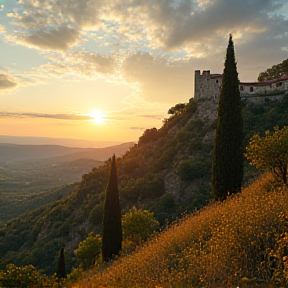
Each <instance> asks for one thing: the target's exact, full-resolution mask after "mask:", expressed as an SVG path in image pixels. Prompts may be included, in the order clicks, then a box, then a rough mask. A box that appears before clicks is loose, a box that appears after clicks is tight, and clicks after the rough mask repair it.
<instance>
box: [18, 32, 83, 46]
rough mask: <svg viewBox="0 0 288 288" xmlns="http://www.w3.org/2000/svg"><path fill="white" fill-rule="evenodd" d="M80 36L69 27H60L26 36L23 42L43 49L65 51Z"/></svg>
mask: <svg viewBox="0 0 288 288" xmlns="http://www.w3.org/2000/svg"><path fill="white" fill-rule="evenodd" d="M78 36H79V31H76V30H74V29H73V28H69V27H60V28H58V29H52V30H39V31H37V32H35V33H34V34H31V35H27V36H25V37H24V39H23V41H24V42H26V43H28V44H31V45H32V46H35V47H38V48H41V49H47V50H55V51H65V50H67V49H68V48H69V47H71V46H73V45H74V44H75V43H76V42H77V39H78Z"/></svg>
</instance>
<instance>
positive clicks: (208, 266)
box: [67, 175, 288, 288]
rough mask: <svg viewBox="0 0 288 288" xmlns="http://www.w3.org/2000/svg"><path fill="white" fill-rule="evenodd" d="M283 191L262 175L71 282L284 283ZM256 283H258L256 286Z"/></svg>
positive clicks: (287, 220) (287, 245) (286, 219)
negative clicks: (134, 250)
mask: <svg viewBox="0 0 288 288" xmlns="http://www.w3.org/2000/svg"><path fill="white" fill-rule="evenodd" d="M287 211H288V191H287V188H285V187H284V188H282V189H280V188H279V187H274V186H273V181H272V177H271V175H264V176H263V177H262V179H260V180H258V181H256V182H254V183H253V184H251V185H250V186H249V187H248V188H246V189H244V190H243V192H242V193H240V194H236V195H234V196H233V197H229V198H228V199H227V200H226V201H224V203H221V202H218V203H211V204H210V205H209V206H207V207H205V208H204V209H202V210H201V211H197V212H194V213H193V214H192V215H189V216H186V217H184V218H183V219H182V220H180V221H179V222H176V223H174V224H173V225H172V226H171V227H170V228H169V229H167V230H166V231H164V232H162V233H160V234H159V235H156V236H155V237H154V238H152V239H151V240H150V241H149V242H148V243H146V245H144V247H142V248H140V249H138V251H136V252H134V253H133V254H132V255H128V256H125V257H121V258H120V259H119V260H116V261H115V262H114V263H113V264H112V265H110V266H108V267H107V265H106V267H105V268H106V269H103V268H104V267H103V266H105V265H101V266H100V267H99V268H94V269H93V270H91V271H89V272H87V273H86V274H84V277H83V278H84V279H83V280H80V281H78V282H75V283H72V284H70V285H69V284H68V285H67V286H68V287H69V288H72V287H75V288H76V287H86V288H92V287H106V288H112V287H113V288H116V287H119V288H120V287H121V288H122V287H125V288H129V287H131V288H134V287H147V288H155V287H163V288H164V287H167V288H168V287H179V288H180V287H181V288H188V287H254V288H255V287H262V288H264V287H267V288H268V287H270V288H271V287H275V288H276V287H287V281H288V274H287V261H286V260H287V256H288V254H287V249H288V234H287V229H288V213H287ZM260 285H261V286H260Z"/></svg>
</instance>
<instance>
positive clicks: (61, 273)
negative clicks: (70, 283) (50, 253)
mask: <svg viewBox="0 0 288 288" xmlns="http://www.w3.org/2000/svg"><path fill="white" fill-rule="evenodd" d="M56 274H57V277H58V278H67V274H66V266H65V257H64V248H62V249H61V251H60V255H59V258H58V263H57V271H56Z"/></svg>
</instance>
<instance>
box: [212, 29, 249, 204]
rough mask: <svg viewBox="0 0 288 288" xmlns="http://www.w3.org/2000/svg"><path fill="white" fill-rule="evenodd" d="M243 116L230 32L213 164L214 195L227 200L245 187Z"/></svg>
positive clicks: (216, 197)
mask: <svg viewBox="0 0 288 288" xmlns="http://www.w3.org/2000/svg"><path fill="white" fill-rule="evenodd" d="M243 161H244V160H243V119H242V113H241V98H240V92H239V80H238V73H237V67H236V62H235V52H234V44H233V41H232V35H231V34H230V38H229V44H228V48H227V54H226V60H225V67H224V73H223V78H222V88H221V92H220V96H219V105H218V120H217V128H216V135H215V141H214V151H213V164H212V194H213V196H214V197H215V199H219V200H224V199H225V198H226V197H227V195H228V194H234V193H237V192H239V191H240V190H241V186H242V179H243Z"/></svg>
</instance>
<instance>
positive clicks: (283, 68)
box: [258, 59, 288, 82]
mask: <svg viewBox="0 0 288 288" xmlns="http://www.w3.org/2000/svg"><path fill="white" fill-rule="evenodd" d="M284 75H288V59H286V60H284V61H283V62H281V63H280V64H276V65H273V66H272V67H271V68H268V69H267V70H266V71H264V72H261V73H260V74H259V76H258V81H260V82H261V81H267V80H273V79H277V78H279V77H281V76H284Z"/></svg>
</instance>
